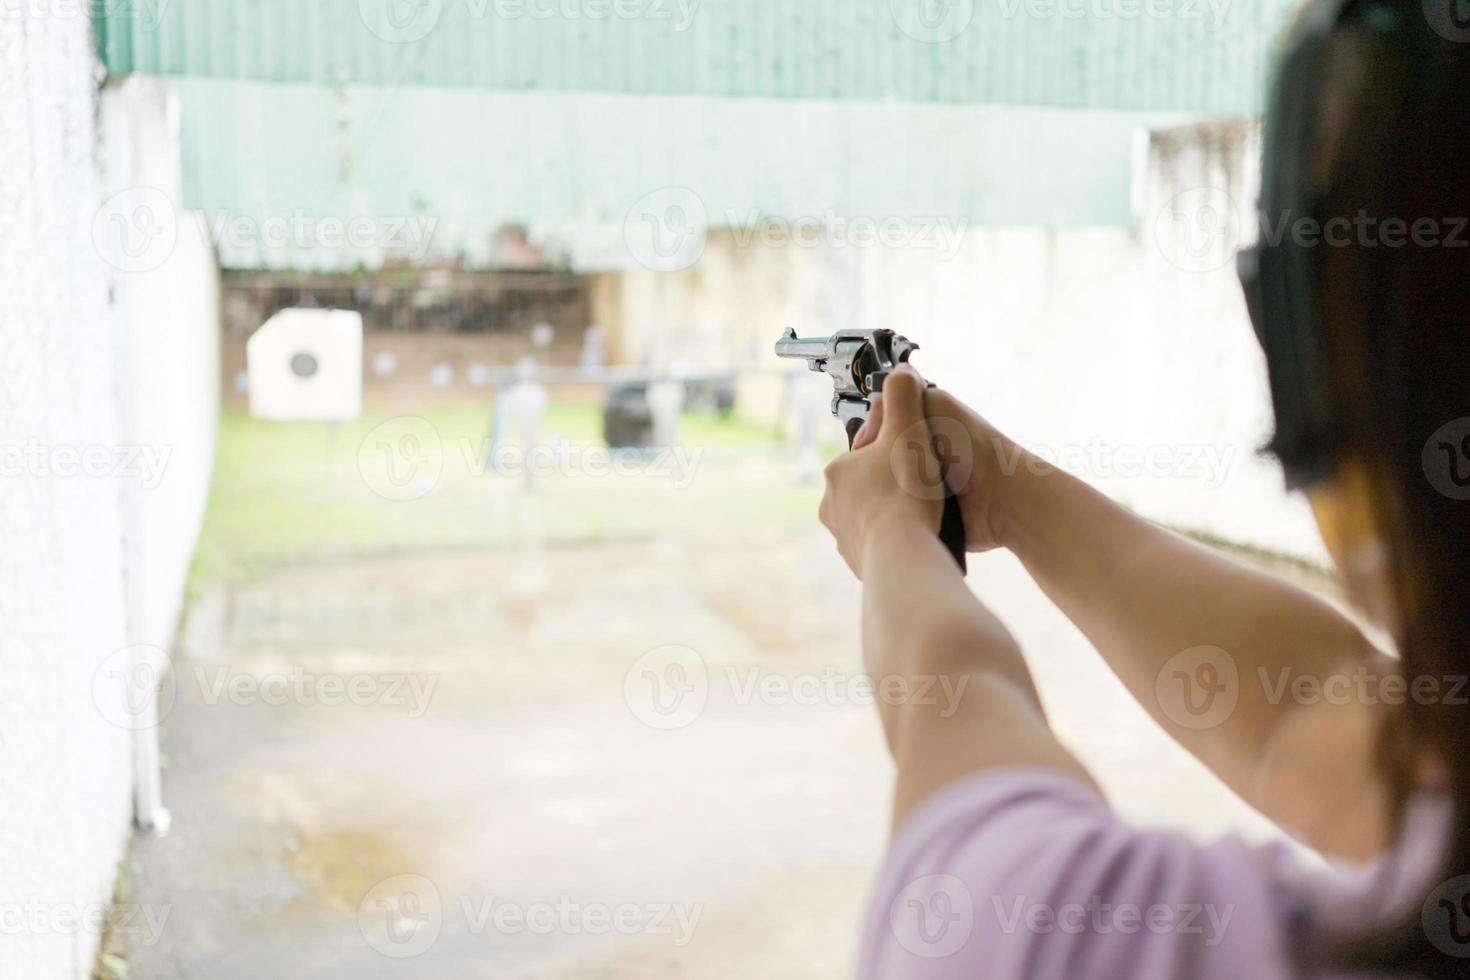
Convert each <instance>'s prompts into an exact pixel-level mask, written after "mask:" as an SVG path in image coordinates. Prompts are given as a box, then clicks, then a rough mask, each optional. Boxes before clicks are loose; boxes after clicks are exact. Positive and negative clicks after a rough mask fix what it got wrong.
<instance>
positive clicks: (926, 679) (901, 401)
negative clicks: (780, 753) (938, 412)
mask: <svg viewBox="0 0 1470 980" xmlns="http://www.w3.org/2000/svg"><path fill="white" fill-rule="evenodd" d="M882 403H883V406H884V407H883V409H882V410H881V411H879V412H876V413H875V415H874V418H873V420H872V422H871V423H870V429H869V430H865V431H864V432H863V433H861V434H860V435H859V438H858V439H857V441H856V442H855V444H854V445H855V448H854V450H853V451H852V452H850V453H848V454H847V455H845V456H842V457H840V458H839V459H837V460H836V461H834V462H833V463H832V464H831V465H830V466H829V467H828V468H827V493H826V496H825V497H824V498H823V501H822V520H823V522H824V523H825V524H827V526H828V527H829V528H830V529H831V530H832V532H833V536H834V537H835V538H836V539H837V545H838V550H839V551H840V552H841V553H842V555H843V557H844V558H845V559H846V560H847V562H848V564H849V565H850V566H851V567H852V569H853V571H854V572H855V573H856V574H857V575H858V577H859V578H861V579H862V580H863V610H862V617H863V619H862V625H863V656H864V662H865V666H866V668H867V671H868V674H869V675H870V677H871V678H872V681H873V685H874V690H875V691H876V692H877V694H878V696H877V698H876V699H875V700H876V701H877V703H878V706H879V716H880V718H881V720H882V723H883V729H884V734H885V735H886V737H887V740H888V745H889V749H890V750H891V752H892V753H893V757H894V760H895V762H896V763H897V768H898V782H897V787H896V790H895V800H894V825H895V826H898V825H899V824H901V823H902V822H903V820H904V818H905V817H906V816H907V815H908V814H909V813H910V812H911V811H912V810H913V809H914V807H915V806H917V804H919V803H920V802H922V801H923V800H924V799H926V798H927V797H929V796H930V795H931V794H932V793H934V791H936V790H938V789H939V788H941V787H942V786H944V785H946V784H947V783H949V782H952V781H953V780H956V779H958V778H960V777H962V776H964V775H966V774H968V773H972V772H975V771H978V770H982V769H986V768H990V767H996V766H1018V765H1020V766H1030V767H1034V768H1041V769H1050V770H1054V771H1058V772H1061V773H1064V774H1066V775H1069V776H1073V777H1076V778H1078V779H1080V780H1082V781H1084V782H1086V783H1087V784H1088V785H1091V782H1092V781H1091V777H1090V776H1089V775H1088V774H1087V772H1086V770H1084V769H1083V768H1082V766H1081V765H1080V764H1079V763H1078V762H1077V761H1076V760H1075V759H1074V758H1073V757H1072V756H1071V755H1070V754H1069V753H1068V752H1067V751H1066V750H1065V749H1064V748H1062V746H1061V745H1060V744H1059V743H1058V742H1057V741H1056V739H1055V737H1054V736H1053V735H1052V732H1051V729H1050V728H1049V727H1048V725H1047V722H1046V718H1045V716H1044V714H1043V713H1042V709H1041V703H1040V701H1039V700H1038V699H1037V696H1036V690H1035V687H1034V686H1033V685H1032V682H1031V676H1030V674H1029V672H1028V671H1027V668H1026V665H1025V663H1024V661H1023V660H1022V658H1021V653H1020V650H1019V648H1018V647H1017V645H1016V642H1015V640H1014V639H1013V638H1012V637H1011V635H1010V633H1009V632H1007V630H1006V629H1005V627H1004V626H1003V625H1002V624H1001V623H1000V621H999V620H998V619H996V618H995V616H994V615H993V614H991V613H990V611H989V610H987V609H986V608H985V607H984V606H983V605H981V603H980V601H979V600H978V599H976V597H975V595H974V594H973V593H972V592H971V591H970V590H969V588H968V587H967V586H966V585H965V580H964V579H963V578H962V577H961V575H960V573H959V570H958V569H957V568H956V566H955V563H954V560H953V559H952V558H951V557H950V556H949V553H948V552H947V551H946V550H945V548H944V546H943V545H942V544H941V543H940V541H939V538H938V537H937V534H936V532H937V529H938V527H939V516H940V501H938V500H937V499H933V498H934V495H933V493H932V492H929V491H927V490H926V489H925V488H924V487H923V485H922V484H921V483H919V482H918V479H917V476H916V473H917V470H918V468H919V466H918V461H919V459H920V456H921V455H924V454H931V453H932V447H931V446H930V440H929V432H928V425H927V422H926V421H925V417H924V402H923V382H922V381H921V380H920V379H919V378H918V376H917V375H916V374H914V373H913V372H912V371H911V370H910V369H904V370H902V371H900V372H898V373H895V374H894V375H892V376H891V377H890V378H889V379H888V382H887V385H886V386H885V388H884V394H883V398H882ZM928 461H929V462H930V464H931V465H932V462H933V457H932V455H930V456H929V460H928Z"/></svg>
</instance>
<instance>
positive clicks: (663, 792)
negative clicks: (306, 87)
mask: <svg viewBox="0 0 1470 980" xmlns="http://www.w3.org/2000/svg"><path fill="white" fill-rule="evenodd" d="M813 525H814V522H813ZM970 581H971V583H972V585H973V587H974V588H975V589H976V591H977V592H978V593H979V594H980V595H981V596H982V597H983V598H985V599H986V600H987V601H988V602H990V604H991V605H992V607H993V608H996V609H997V610H998V611H999V612H1000V613H1001V614H1002V616H1003V618H1005V619H1006V620H1007V622H1008V623H1009V624H1010V625H1011V626H1012V628H1013V629H1014V630H1015V631H1016V632H1017V634H1018V635H1019V636H1020V638H1021V640H1022V642H1023V644H1024V645H1025V647H1026V649H1027V651H1028V656H1029V657H1030V658H1031V659H1032V662H1033V665H1034V669H1035V671H1036V673H1037V675H1038V678H1039V681H1040V683H1041V686H1042V688H1043V695H1044V697H1045V698H1046V699H1047V702H1048V707H1049V710H1050V712H1051V714H1052V717H1053V720H1054V723H1055V724H1056V725H1057V727H1058V729H1059V730H1060V732H1061V734H1062V736H1063V737H1064V739H1066V740H1067V741H1068V742H1069V743H1070V744H1072V745H1073V746H1074V747H1075V748H1076V750H1077V751H1078V753H1079V755H1081V756H1082V757H1083V759H1084V761H1085V762H1087V763H1088V764H1089V765H1091V766H1092V767H1093V769H1094V771H1095V772H1096V773H1097V774H1098V775H1099V778H1100V779H1101V780H1102V782H1103V783H1104V785H1105V786H1106V787H1107V788H1108V790H1109V791H1110V794H1111V795H1112V796H1113V798H1114V799H1115V800H1116V801H1117V803H1118V805H1119V807H1120V809H1122V810H1123V811H1124V812H1125V813H1127V814H1128V815H1130V816H1132V817H1135V818H1137V819H1140V820H1152V821H1158V820H1167V821H1170V822H1177V823H1181V824H1186V825H1188V826H1190V827H1192V828H1193V829H1195V830H1197V831H1199V832H1200V833H1202V834H1210V833H1215V832H1219V831H1222V830H1231V829H1234V830H1240V831H1242V832H1245V833H1247V834H1250V835H1261V834H1265V833H1269V830H1268V828H1267V827H1266V825H1265V824H1264V821H1262V820H1260V818H1259V817H1257V816H1255V815H1254V814H1252V813H1251V812H1250V811H1248V810H1247V809H1246V808H1245V807H1244V806H1243V805H1242V804H1240V803H1239V802H1238V801H1236V800H1235V799H1234V798H1233V797H1231V796H1230V795H1229V794H1228V793H1227V792H1226V791H1224V790H1223V789H1222V788H1221V787H1220V786H1219V785H1218V784H1216V783H1215V782H1214V780H1213V779H1212V778H1210V777H1209V776H1208V775H1207V774H1205V773H1203V771H1202V770H1201V769H1200V768H1199V767H1198V766H1197V765H1196V764H1195V763H1194V762H1193V760H1192V759H1190V758H1188V757H1187V756H1185V755H1184V754H1183V753H1182V751H1180V750H1179V749H1178V748H1177V747H1176V746H1174V745H1173V743H1171V742H1169V741H1168V740H1167V739H1166V738H1165V737H1164V736H1163V735H1162V734H1161V733H1160V732H1158V730H1157V729H1155V728H1154V727H1153V726H1152V724H1151V723H1150V722H1148V721H1147V720H1146V719H1145V718H1144V717H1143V715H1142V713H1141V712H1140V711H1139V710H1138V709H1137V708H1136V707H1135V706H1134V705H1133V704H1132V703H1131V702H1130V701H1128V700H1127V699H1126V695H1124V694H1123V693H1122V689H1121V688H1120V687H1119V686H1118V685H1117V683H1116V682H1115V681H1113V680H1112V678H1111V676H1110V675H1109V674H1107V673H1106V671H1105V670H1104V669H1103V668H1102V667H1101V666H1100V665H1099V663H1098V662H1097V660H1096V657H1095V655H1094V654H1093V653H1092V651H1091V650H1090V648H1089V647H1088V646H1087V644H1086V643H1085V642H1084V641H1083V640H1082V638H1081V636H1080V635H1079V634H1078V633H1077V632H1076V631H1075V630H1074V629H1073V628H1072V627H1071V626H1070V624H1068V623H1067V622H1066V621H1065V619H1063V618H1062V617H1061V616H1060V615H1059V614H1058V613H1057V612H1056V611H1055V609H1053V608H1052V607H1051V606H1050V604H1049V603H1047V601H1046V600H1045V598H1044V597H1043V596H1041V594H1040V593H1039V591H1038V590H1037V589H1036V588H1035V587H1034V585H1032V584H1031V582H1030V581H1029V579H1027V577H1026V576H1025V574H1024V572H1023V571H1022V570H1021V569H1020V567H1019V565H1018V564H1016V563H1015V562H1014V560H1013V559H1011V558H1009V557H1008V556H1004V555H992V556H983V557H981V558H978V559H976V560H975V561H974V562H973V565H972V573H971V577H970ZM857 600H858V589H857V585H856V583H854V582H853V581H852V580H851V578H850V576H849V575H848V574H847V572H846V569H845V568H844V567H843V566H842V565H841V564H840V562H839V560H838V559H837V557H836V555H835V554H834V553H833V551H832V548H831V545H830V542H829V540H828V539H827V538H826V536H825V535H824V534H823V533H822V532H821V531H820V529H817V528H815V526H811V527H807V528H804V529H802V530H800V531H798V532H796V533H793V532H792V531H791V529H790V528H776V527H772V528H769V529H765V530H761V531H758V532H753V533H743V534H742V535H741V536H740V537H739V538H738V539H729V540H701V541H694V540H683V539H672V538H671V539H662V540H646V541H639V542H634V543H625V544H619V545H598V546H589V547H564V548H556V549H549V550H545V551H541V552H533V551H527V550H524V549H523V550H521V551H520V552H519V553H516V552H507V551H498V552H492V553H475V552H459V553H452V554H443V553H440V554H432V555H421V556H409V557H397V558H379V559H372V560H363V561H355V562H350V563H343V564H331V565H319V566H306V567H299V568H296V569H293V570H290V571H285V572H280V573H277V574H274V575H271V576H269V577H267V578H265V579H262V580H259V581H256V582H254V583H252V584H249V585H247V586H238V587H232V588H229V589H227V590H221V591H218V592H215V593H212V594H209V595H207V596H206V597H205V598H204V599H202V600H201V601H199V602H197V603H196V604H195V606H194V607H193V608H192V609H191V611H190V613H189V617H188V622H187V627H186V630H185V637H184V642H183V644H182V649H181V650H180V651H179V655H178V657H177V658H176V672H177V677H178V685H177V687H178V697H177V701H176V703H175V706H174V708H173V710H172V712H171V713H170V714H169V716H168V718H167V719H166V722H165V727H164V733H163V734H164V746H165V752H166V755H167V770H166V772H165V786H166V791H167V796H168V802H169V805H170V807H171V808H172V811H173V814H174V817H175V823H174V827H173V831H172V833H171V834H170V835H169V836H167V837H165V838H152V839H142V840H139V841H138V842H137V844H136V845H135V847H134V850H133V853H132V856H131V859H130V863H129V869H128V870H129V888H130V901H132V902H135V903H138V904H142V905H145V906H148V907H151V908H155V909H166V910H167V912H168V915H169V918H168V922H167V927H166V928H165V929H164V931H163V934H162V936H161V937H160V938H159V940H158V941H156V942H153V943H151V944H146V945H145V944H142V943H139V942H136V941H134V942H133V944H132V947H131V948H130V949H128V950H127V955H128V958H129V960H130V963H131V969H130V976H131V977H132V978H133V980H196V978H197V980H204V978H208V980H237V978H239V980H245V978H249V980H259V978H261V977H279V978H282V980H316V978H328V977H331V978H362V980H377V978H410V977H411V978H415V980H424V978H444V980H476V978H512V977H532V976H534V977H538V978H560V977H578V978H662V977H687V978H696V980H698V978H727V977H728V978H742V980H744V978H748V977H751V976H781V977H786V978H804V977H823V978H832V977H841V976H845V975H848V974H849V973H850V972H851V967H852V961H853V951H854V947H855V943H856V936H857V925H858V922H859V917H860V914H861V911H862V906H863V902H864V898H865V894H866V891H867V888H868V886H869V882H870V880H871V878H872V875H873V873H874V870H875V869H876V866H877V864H878V861H879V859H880V856H881V853H882V848H883V844H884V840H885V837H886V833H887V827H886V816H887V807H888V792H889V783H890V770H889V765H888V761H887V759H886V757H885V755H884V752H883V746H882V742H881V737H880V734H879V731H878V726H877V722H876V719H875V717H874V715H873V712H872V709H871V708H870V707H868V706H867V705H866V704H863V703H860V701H861V699H860V698H858V697H854V696H852V692H851V691H850V689H848V688H846V687H845V686H844V685H843V683H842V680H843V679H844V678H848V677H851V676H852V675H853V674H854V673H855V672H856V671H857V670H858V665H859V651H858V648H857V635H856V623H855V619H854V615H853V614H854V611H855V609H856V608H857ZM670 645H673V650H674V656H673V661H677V663H678V665H682V666H683V667H685V668H689V669H692V670H697V669H698V668H699V667H700V666H701V665H702V666H703V669H704V670H705V672H706V673H705V676H706V677H707V678H708V703H707V704H706V705H705V706H704V708H703V710H702V712H700V713H699V714H698V715H697V717H690V712H691V711H692V709H690V708H688V707H687V706H686V707H685V708H684V709H683V710H684V713H683V714H682V715H680V714H678V713H676V715H675V716H667V715H659V714H658V713H657V712H656V711H654V712H652V713H651V712H650V707H651V703H650V702H649V701H648V700H647V699H646V698H644V697H643V695H641V694H640V693H639V692H640V691H642V687H641V685H642V684H643V683H644V681H645V679H646V678H647V677H650V676H663V677H666V678H670V679H672V680H673V681H676V682H678V681H683V680H687V679H688V677H689V676H691V675H690V673H688V672H687V671H686V674H684V675H679V674H678V673H677V669H678V666H677V665H676V666H674V667H671V666H670V663H671V661H670V659H669V657H668V656H666V654H667V652H668V650H669V648H670ZM684 648H687V650H685V649H684ZM649 651H655V652H654V653H653V654H649ZM688 651H693V653H692V654H691V653H689V652H688ZM691 657H695V658H696V659H692V660H691ZM640 658H642V659H640ZM648 669H652V670H653V671H654V673H653V674H651V675H650V674H646V673H645V671H646V670H648ZM671 670H672V671H673V673H671V672H670V671H671ZM323 678H326V679H329V681H328V684H325V685H324V684H323V682H322V679H323ZM333 678H335V679H338V680H341V681H342V682H343V683H360V684H362V685H363V686H362V687H361V688H360V689H359V695H358V697H357V700H358V701H359V702H371V703H357V704H328V703H322V702H324V701H327V700H330V699H331V698H332V696H333V694H334V692H335V689H334V688H332V687H330V686H329V685H330V679H333ZM771 678H776V680H775V681H771V680H770V679H771ZM812 678H822V679H824V680H823V683H824V685H825V686H824V687H823V688H822V690H823V691H824V693H823V694H822V695H820V696H818V697H817V698H816V700H817V701H818V702H819V703H815V704H812V703H792V702H793V701H798V700H799V701H809V700H812V699H810V698H807V697H804V696H798V697H797V698H787V697H785V695H784V694H782V693H780V692H781V691H784V690H786V688H785V686H784V683H785V682H789V681H799V680H802V679H806V680H811V679H812ZM272 679H274V680H275V681H281V680H283V679H284V680H285V681H288V682H289V685H290V686H289V693H288V694H287V696H286V697H285V698H284V700H285V701H286V703H281V704H270V703H263V700H264V699H263V698H262V696H260V695H259V694H258V693H255V692H257V688H256V687H255V682H257V681H262V680H264V681H271V680H272ZM752 681H760V682H762V683H769V684H772V685H774V688H773V689H774V690H776V691H777V693H776V694H775V695H774V696H772V695H767V696H766V697H764V698H761V697H759V696H757V697H751V696H750V688H749V687H748V686H747V685H748V684H749V683H751V682H752ZM399 682H402V684H401V686H398V684H399ZM409 682H413V683H416V684H418V685H419V686H418V688H416V689H415V688H411V687H410V686H409ZM431 685H432V687H431ZM261 690H264V691H275V692H276V693H279V689H278V688H276V687H272V686H270V685H269V684H267V686H266V687H265V688H264V689H261ZM415 690H416V691H417V692H418V693H417V694H415V693H414V692H415ZM796 690H798V691H808V692H809V691H810V688H803V687H801V686H800V685H799V684H798V686H797V688H796ZM231 691H234V693H233V694H231V693H230V692H231ZM828 691H836V692H837V693H836V694H831V693H825V692H828ZM430 694H431V696H430ZM270 700H282V699H281V698H278V697H274V696H272V697H271V698H270ZM405 702H407V703H405ZM687 704H688V702H686V705H687ZM671 720H672V721H674V722H687V724H683V725H682V727H677V728H667V727H656V726H667V725H668V724H669V723H670V721H671ZM648 722H651V724H650V723H648ZM600 917H601V918H600Z"/></svg>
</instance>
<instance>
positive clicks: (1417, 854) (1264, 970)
mask: <svg viewBox="0 0 1470 980" xmlns="http://www.w3.org/2000/svg"><path fill="white" fill-rule="evenodd" d="M1448 826H1449V808H1448V801H1447V800H1443V799H1439V798H1432V799H1431V798H1428V797H1421V798H1420V799H1417V800H1416V801H1414V803H1413V805H1411V807H1410V808H1409V811H1408V813H1407V814H1406V823H1405V833H1404V843H1403V844H1402V845H1400V847H1399V848H1398V849H1397V850H1396V851H1394V852H1391V853H1390V854H1388V855H1385V856H1384V857H1382V858H1379V859H1377V860H1375V861H1373V862H1371V863H1369V864H1366V865H1361V866H1357V865H1354V866H1350V867H1346V868H1327V867H1321V866H1308V865H1307V864H1306V863H1304V862H1303V861H1302V860H1301V858H1300V856H1299V855H1298V854H1297V853H1296V852H1295V851H1294V850H1293V848H1292V847H1291V846H1290V845H1288V844H1285V843H1273V844H1267V845H1249V844H1246V843H1244V842H1242V841H1240V840H1238V839H1235V838H1225V839H1222V840H1219V841H1216V842H1213V843H1209V844H1201V843H1198V842H1197V841H1194V840H1192V839H1191V838H1189V837H1186V836H1184V835H1182V834H1179V833H1175V832H1171V831H1163V830H1143V829H1138V828H1135V827H1131V826H1129V825H1128V824H1125V823H1123V822H1122V821H1120V820H1119V819H1118V818H1117V817H1116V816H1115V815H1114V814H1113V813H1112V811H1111V810H1109V809H1108V806H1107V804H1106V803H1105V802H1104V801H1103V799H1102V797H1100V796H1099V795H1098V794H1097V793H1096V792H1094V791H1093V790H1091V789H1089V788H1088V787H1086V786H1085V785H1083V784H1081V783H1079V782H1077V781H1076V780H1073V779H1069V778H1066V777H1064V776H1062V775H1059V774H1052V773H1048V772H1045V771H1042V770H1031V769H1006V770H998V771H987V772H983V773H979V774H977V775H974V776H970V777H968V778H966V779H964V780H961V781H959V782H957V783H954V784H952V785H950V786H948V787H946V788H945V789H943V790H941V791H940V792H939V793H937V794H936V795H935V796H934V797H933V798H932V799H930V800H928V801H926V802H925V803H924V804H923V806H921V807H920V808H919V809H918V810H917V811H916V812H915V813H914V814H913V815H912V816H911V817H910V818H909V819H908V820H907V822H906V823H905V824H904V825H903V826H902V827H901V828H900V829H899V832H898V834H897V836H896V838H895V839H894V841H893V846H892V847H891V848H890V850H889V854H888V858H887V860H886V862H885V863H884V867H883V870H882V873H881V875H880V877H879V880H878V885H877V888H876V891H875V893H874V895H873V899H872V903H871V905H870V907H869V913H868V920H867V925H866V928H865V930H864V934H863V941H862V949H861V952H860V954H859V963H858V976H859V977H860V978H863V980H870V978H883V980H890V978H891V980H897V978H903V980H962V978H963V980H1276V978H1287V977H1293V978H1302V977H1311V978H1321V980H1326V978H1334V980H1336V978H1347V977H1350V976H1354V974H1351V973H1348V972H1344V971H1342V970H1341V969H1334V968H1333V967H1332V966H1330V965H1329V963H1328V960H1327V954H1328V952H1329V951H1330V950H1331V949H1332V948H1333V947H1334V944H1335V943H1336V942H1339V941H1341V940H1342V939H1343V938H1345V937H1350V936H1353V935H1357V934H1361V931H1362V930H1366V929H1371V928H1374V927H1376V926H1380V925H1383V924H1386V923H1390V922H1393V921H1395V918H1394V917H1395V916H1400V917H1401V916H1403V915H1404V914H1406V913H1409V912H1413V913H1414V914H1415V915H1417V914H1418V911H1419V907H1420V906H1421V904H1422V905H1425V906H1428V905H1430V904H1432V903H1428V902H1425V896H1426V895H1428V894H1429V893H1430V890H1431V888H1433V886H1434V884H1435V882H1436V880H1437V877H1438V873H1439V867H1438V861H1439V855H1440V854H1441V853H1442V844H1443V840H1444V836H1445V834H1444V832H1445V830H1446V829H1447V828H1448ZM1447 884H1448V883H1447ZM1463 884H1464V890H1465V891H1466V894H1470V880H1467V881H1466V882H1464V883H1463ZM1455 887H1457V886H1451V890H1453V889H1454V888H1455ZM1456 894H1457V895H1458V892H1457V893H1456ZM1467 907H1470V906H1467ZM1431 912H1432V910H1431ZM1451 914H1453V913H1451ZM1398 921H1401V919H1399V920H1398ZM1425 925H1426V928H1430V929H1435V928H1437V927H1436V926H1434V924H1433V923H1432V922H1431V920H1430V919H1429V918H1426V920H1425ZM1458 925H1459V923H1458V920H1457V921H1456V926H1458ZM1459 935H1460V934H1459V933H1458V931H1456V932H1455V933H1453V936H1456V937H1458V936H1459ZM1431 936H1432V937H1433V933H1431ZM1451 937H1452V934H1451V933H1450V932H1449V931H1448V926H1446V927H1445V930H1444V932H1443V934H1442V935H1441V936H1440V937H1439V938H1438V939H1436V941H1437V942H1439V941H1441V940H1443V941H1445V942H1450V941H1453V940H1452V938H1451ZM1460 955H1470V940H1467V941H1466V942H1465V944H1464V947H1463V949H1462V951H1461V953H1460Z"/></svg>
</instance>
